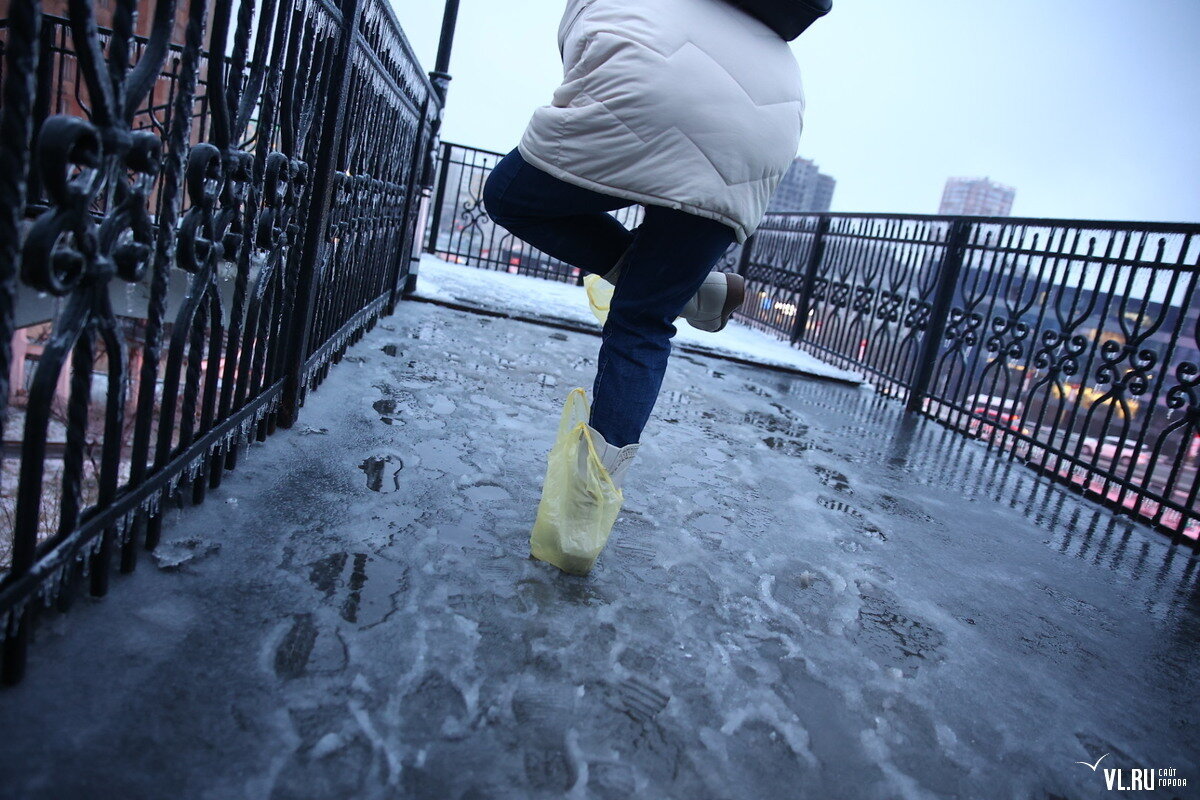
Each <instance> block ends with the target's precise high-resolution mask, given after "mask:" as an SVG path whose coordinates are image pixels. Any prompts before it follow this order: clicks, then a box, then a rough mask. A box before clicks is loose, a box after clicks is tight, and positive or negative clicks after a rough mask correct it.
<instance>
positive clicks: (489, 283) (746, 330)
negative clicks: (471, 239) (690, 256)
mask: <svg viewBox="0 0 1200 800" xmlns="http://www.w3.org/2000/svg"><path fill="white" fill-rule="evenodd" d="M416 294H417V296H418V297H424V298H427V299H430V300H443V301H447V302H457V303H465V304H468V305H478V306H484V307H486V308H490V309H495V310H500V311H509V312H514V313H522V314H533V315H537V316H542V317H552V318H557V319H560V320H565V321H569V322H572V323H575V324H578V325H583V326H587V327H591V328H597V329H598V328H599V324H598V323H597V322H596V318H595V317H594V316H592V312H591V311H590V310H589V309H588V302H587V294H586V292H585V291H584V289H583V287H582V286H574V285H572V284H568V283H561V282H559V281H549V280H543V279H541V278H533V277H530V276H528V275H510V274H508V273H507V272H499V271H496V270H490V269H480V268H478V267H470V266H465V265H462V264H452V263H450V262H448V261H445V260H443V259H441V258H438V257H436V256H433V255H430V254H428V253H426V254H425V255H424V256H423V257H422V258H421V268H420V273H419V274H418V276H417V292H416ZM677 327H678V329H679V332H678V333H677V334H676V336H675V339H674V341H675V342H676V343H677V344H681V345H691V346H695V347H702V348H704V349H706V350H708V351H710V352H713V353H717V354H723V355H729V356H733V357H736V358H744V359H749V360H751V361H755V362H758V363H762V364H774V365H779V366H784V367H789V368H791V369H796V370H800V371H802V372H805V373H807V374H809V375H818V376H822V377H828V378H837V379H840V380H844V381H854V382H858V383H862V382H863V377H862V375H861V374H859V373H857V372H850V371H848V370H844V369H839V368H837V367H834V366H831V365H829V364H826V363H824V362H822V361H819V360H817V359H816V358H814V357H813V356H811V355H809V354H808V353H805V352H803V351H801V350H797V349H796V348H794V347H792V346H790V345H789V344H788V343H787V342H785V341H783V340H781V339H777V338H775V337H774V336H771V335H769V334H766V333H763V332H762V331H758V330H755V329H753V328H751V327H749V326H747V325H743V324H741V323H740V322H736V321H735V322H731V323H730V324H729V325H728V326H727V327H726V328H725V330H723V331H721V332H720V333H717V334H713V333H708V332H705V331H698V330H696V329H695V328H693V327H691V326H690V325H688V324H687V323H686V322H682V321H681V322H680V323H679V324H678V326H677Z"/></svg>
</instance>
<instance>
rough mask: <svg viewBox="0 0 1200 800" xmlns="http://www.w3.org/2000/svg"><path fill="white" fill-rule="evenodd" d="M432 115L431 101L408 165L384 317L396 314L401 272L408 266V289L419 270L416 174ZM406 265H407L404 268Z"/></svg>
mask: <svg viewBox="0 0 1200 800" xmlns="http://www.w3.org/2000/svg"><path fill="white" fill-rule="evenodd" d="M428 115H429V101H426V102H425V104H424V105H423V106H421V116H420V118H419V119H418V120H417V135H416V139H415V141H414V142H413V152H412V156H411V157H410V159H409V162H408V192H407V193H406V195H405V198H404V228H403V230H402V232H401V234H400V245H401V248H400V256H399V257H398V258H397V259H396V264H395V268H394V269H392V270H391V271H390V273H389V276H390V277H389V279H388V304H387V309H386V311H385V312H384V313H385V316H388V315H391V314H392V312H394V311H395V310H396V301H397V300H398V299H399V295H400V292H399V291H398V289H397V287H396V284H397V283H398V282H399V280H400V269H401V267H402V266H408V269H409V271H408V273H407V274H406V276H405V279H404V280H405V288H407V287H408V275H411V274H412V271H413V270H414V269H415V268H416V267H415V265H414V264H413V263H412V254H413V248H414V246H415V244H416V242H414V241H413V240H414V239H415V240H418V241H419V240H420V239H421V238H422V236H423V235H424V231H420V230H417V224H418V222H419V221H420V217H421V213H420V212H421V204H420V202H419V201H417V196H418V195H417V191H416V186H417V182H418V177H417V170H419V169H421V167H422V164H423V161H424V156H425V153H424V152H422V151H424V150H427V149H428V146H429V143H428V142H426V141H425V120H426V119H427V118H428ZM413 214H416V215H417V219H413V216H412V215H413ZM410 231H411V232H412V239H409V238H408V237H409V232H410ZM405 262H407V264H405Z"/></svg>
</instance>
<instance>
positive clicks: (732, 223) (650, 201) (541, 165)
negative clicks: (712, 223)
mask: <svg viewBox="0 0 1200 800" xmlns="http://www.w3.org/2000/svg"><path fill="white" fill-rule="evenodd" d="M517 150H518V152H520V154H521V158H523V159H525V160H526V161H527V162H529V164H530V165H532V166H534V167H537V168H538V169H540V170H541V171H542V172H545V173H548V174H549V175H551V176H553V177H555V178H558V179H559V180H560V181H565V182H567V183H569V184H572V185H574V186H579V187H581V188H584V189H590V190H592V191H593V192H599V193H600V194H607V195H610V196H612V197H620V198H623V199H625V200H632V201H634V202H635V203H642V204H643V205H651V206H661V207H663V208H673V209H675V210H677V211H685V212H687V213H688V214H695V215H696V216H698V217H705V218H706V219H711V220H716V221H717V222H720V223H723V224H725V225H728V226H729V227H730V228H733V232H734V236H735V238H736V239H737V242H738V244H742V243H744V242H745V241H746V239H748V238H749V237H750V235H751V234H752V233H754V228H756V227H757V226H748V225H744V224H742V223H741V222H739V221H737V220H736V219H734V218H733V217H730V216H729V215H727V214H722V213H721V212H719V211H713V210H711V209H708V208H701V207H700V206H695V205H692V204H690V203H681V202H679V201H678V200H668V199H667V198H665V197H658V196H657V195H652V194H646V193H645V192H637V191H633V190H631V189H618V188H617V187H615V186H609V185H607V184H604V183H600V182H599V181H594V180H592V179H590V178H584V177H581V176H579V175H575V174H574V173H571V172H567V171H566V170H564V169H562V168H560V167H556V166H555V165H553V164H551V163H550V162H548V161H546V160H545V159H543V158H541V157H540V156H537V155H535V154H534V153H533V152H531V151H530V150H529V148H528V147H527V146H526V144H525V139H524V137H522V139H521V141H520V142H519V143H518V144H517Z"/></svg>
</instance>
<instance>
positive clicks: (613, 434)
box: [483, 0, 829, 573]
mask: <svg viewBox="0 0 1200 800" xmlns="http://www.w3.org/2000/svg"><path fill="white" fill-rule="evenodd" d="M828 10H829V1H828V0H568V2H567V7H566V11H565V13H564V15H563V18H562V22H561V24H560V25H559V30H558V44H559V50H560V52H561V54H562V61H563V81H562V84H561V85H560V86H559V87H558V89H557V90H556V91H555V92H554V96H553V98H552V100H551V103H550V105H547V106H543V107H541V108H538V109H537V110H536V111H535V112H534V114H533V118H532V119H531V120H530V122H529V125H528V127H527V129H526V130H525V133H524V135H523V136H522V138H521V141H520V144H519V145H518V147H517V148H516V149H515V150H513V151H512V152H511V153H509V154H508V155H507V156H505V157H504V158H503V159H502V160H501V161H500V163H499V164H498V165H497V166H496V168H495V169H494V170H493V171H492V173H491V175H490V176H489V178H488V180H487V183H486V184H485V186H484V191H483V203H484V208H485V210H486V211H487V213H488V215H489V216H490V217H491V219H492V220H493V221H494V222H495V223H496V224H498V225H500V226H501V227H503V228H505V229H507V230H508V231H510V232H511V233H512V234H513V235H514V236H516V237H518V238H519V239H522V240H524V241H526V242H528V243H529V244H531V245H533V246H534V247H536V248H538V249H540V250H542V251H544V252H545V253H547V254H549V255H551V256H554V257H555V258H558V259H560V260H562V261H564V262H566V263H568V264H570V265H572V266H574V267H578V268H579V269H581V270H583V271H584V272H587V273H592V274H595V275H599V276H602V277H603V278H604V279H605V280H606V281H608V282H609V283H612V284H613V285H614V286H615V289H614V290H613V296H612V300H611V304H610V308H609V313H608V318H607V320H606V322H605V324H604V329H603V333H602V340H601V345H600V353H599V357H598V359H597V366H596V377H595V382H594V384H593V387H592V405H591V408H590V412H586V415H587V417H588V418H587V419H583V420H578V424H576V425H573V426H571V427H570V428H569V430H566V431H564V434H563V435H566V436H568V437H569V438H570V439H571V442H569V443H568V444H569V445H570V448H571V451H572V452H573V453H577V454H578V455H577V457H576V459H575V462H576V465H575V466H574V467H573V468H571V469H570V470H568V472H569V473H570V474H565V475H558V476H554V475H552V474H551V473H553V472H554V469H553V464H554V453H552V455H551V459H552V461H551V471H550V472H548V474H547V480H546V485H545V486H544V487H543V495H542V504H541V506H540V507H539V521H538V523H537V524H536V525H535V529H534V535H533V537H532V544H533V548H532V549H533V555H534V556H535V557H538V558H541V559H543V560H546V561H549V562H551V563H554V564H555V565H556V566H559V567H560V568H562V569H565V570H567V571H569V572H582V573H586V572H587V571H588V570H589V569H590V568H591V566H592V563H593V562H594V560H595V556H596V555H598V553H599V549H600V548H602V547H603V544H604V541H603V540H605V539H607V536H608V532H609V530H610V529H611V526H612V520H615V515H616V509H619V506H620V502H621V499H622V498H623V495H622V494H621V492H620V487H621V486H622V484H623V481H624V477H625V474H626V471H627V469H628V466H629V463H630V460H631V458H632V457H633V455H634V453H635V452H636V451H637V448H638V446H639V442H640V440H641V435H642V431H643V429H644V428H645V426H646V423H647V421H648V420H649V418H650V414H651V411H652V410H653V408H654V404H655V401H656V399H657V397H658V392H659V388H660V386H661V384H662V379H663V374H664V372H665V370H666V365H667V360H668V357H669V355H670V351H671V342H670V340H671V338H672V337H673V336H674V335H675V326H674V321H675V320H676V319H677V318H678V317H680V316H682V317H683V318H684V319H686V320H688V321H689V323H690V324H692V325H693V326H695V327H697V328H700V329H702V330H708V331H714V332H715V331H719V330H721V329H722V328H724V327H725V325H726V323H727V321H728V319H729V317H730V315H731V314H732V313H733V312H734V311H735V310H736V309H737V307H738V306H739V305H740V304H741V303H742V301H743V299H744V297H745V285H744V282H743V280H742V278H741V277H740V276H738V275H734V274H728V273H723V272H714V271H713V266H714V265H715V264H716V263H717V261H718V259H720V257H721V256H722V255H723V254H724V253H725V251H726V250H727V249H728V248H729V247H730V245H732V244H733V243H734V242H744V241H745V240H746V238H747V237H749V236H750V234H751V233H753V231H754V229H755V228H756V227H757V225H758V224H759V222H760V221H761V219H762V216H763V214H764V212H765V210H766V206H767V202H768V200H769V199H770V197H771V194H772V192H773V191H774V190H775V187H776V185H777V184H778V183H779V181H780V179H781V178H782V177H783V175H784V173H785V172H786V171H787V169H788V167H789V165H790V164H791V162H792V160H793V158H794V157H795V155H796V150H797V147H798V145H799V140H800V132H801V128H802V126H803V114H804V93H803V88H802V86H801V81H800V70H799V67H798V66H797V64H796V60H795V58H794V56H793V55H792V52H791V49H790V47H789V46H788V43H787V41H788V40H790V39H794V38H795V37H796V36H798V35H799V33H800V32H801V31H803V30H804V29H805V28H806V27H807V26H808V25H809V24H810V23H811V22H812V21H813V20H815V19H816V18H817V17H819V16H821V15H823V14H824V13H826V12H827V11H828ZM634 204H641V205H642V206H643V207H644V209H645V214H644V218H643V221H642V223H641V225H639V226H638V227H637V228H636V229H634V230H628V229H626V228H625V227H624V226H623V225H622V224H621V223H619V222H618V221H617V220H616V219H615V218H614V217H612V216H611V215H610V214H609V213H608V212H610V211H614V210H616V209H619V208H624V207H627V206H630V205H634ZM571 402H572V401H570V400H569V401H568V412H569V413H566V414H564V422H565V421H566V417H567V416H569V414H570V413H574V414H575V415H576V416H579V415H580V414H581V413H584V412H580V411H578V410H576V411H574V412H570V406H571ZM584 408H585V409H586V404H584ZM563 435H560V444H562V439H563ZM556 448H560V445H556ZM552 479H553V480H552ZM552 485H553V486H552ZM597 487H607V488H605V489H604V490H601V489H598V488H597ZM552 488H553V493H554V495H555V496H554V497H553V498H552V497H550V495H551V489H552ZM614 492H615V494H614ZM614 497H615V501H616V502H615V508H613V505H614V504H613V503H612V502H611V501H612V499H613V498H614ZM552 501H553V502H554V503H557V504H558V506H559V511H558V513H557V514H551V513H549V511H548V508H547V506H548V504H550V503H551V502H552ZM597 509H603V512H604V513H602V514H601V516H604V517H609V516H611V518H612V519H609V520H607V523H606V522H605V520H596V519H591V518H592V517H594V516H595V515H596V513H597ZM589 520H590V521H589ZM539 526H541V528H542V531H541V533H540V534H539ZM589 527H590V528H595V529H597V531H595V532H594V533H595V534H596V535H593V536H591V537H590V539H591V540H593V541H591V542H590V543H587V542H583V539H586V538H588V537H586V536H585V537H582V538H581V537H580V536H579V535H577V534H579V532H578V531H575V530H573V529H574V528H589ZM599 529H603V530H599ZM596 538H599V539H600V541H599V547H597V546H595V545H596V543H595V541H594V540H595V539H596ZM548 541H553V542H554V544H553V546H547V544H546V542H548Z"/></svg>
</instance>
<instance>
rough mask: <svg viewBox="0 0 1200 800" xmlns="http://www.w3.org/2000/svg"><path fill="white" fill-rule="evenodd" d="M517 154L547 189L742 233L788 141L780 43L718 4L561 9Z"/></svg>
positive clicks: (790, 69) (613, 2)
mask: <svg viewBox="0 0 1200 800" xmlns="http://www.w3.org/2000/svg"><path fill="white" fill-rule="evenodd" d="M558 41H559V47H560V49H561V51H562V57H563V72H564V78H563V83H562V85H561V86H559V87H558V89H557V90H556V91H555V92H554V98H553V100H552V102H551V104H550V105H548V106H543V107H542V108H539V109H538V110H537V111H535V112H534V115H533V119H532V120H530V122H529V127H528V128H527V129H526V131H525V135H524V136H523V137H522V139H521V143H520V148H519V149H520V152H521V155H522V157H523V158H524V159H525V160H526V161H528V162H529V163H530V164H533V165H534V166H536V167H538V168H539V169H542V170H544V171H545V172H548V173H550V174H551V175H553V176H555V177H557V178H559V179H560V180H563V181H566V182H568V183H572V184H575V185H577V186H583V187H585V188H588V189H593V190H595V191H598V192H602V193H604V194H610V195H616V196H618V197H624V198H628V199H630V200H634V201H637V202H639V203H646V204H650V205H658V206H667V207H669V208H677V209H681V210H683V211H687V212H689V213H692V214H697V215H699V216H702V217H709V218H711V219H715V220H719V221H721V222H723V223H725V224H727V225H730V226H731V227H733V228H734V229H735V230H736V232H737V238H738V241H744V240H745V238H746V237H747V236H749V235H750V234H751V233H753V232H754V229H755V228H756V227H757V226H758V223H759V222H760V221H761V219H762V215H763V213H764V211H765V210H766V207H767V201H768V200H769V199H770V197H771V193H772V192H773V191H774V190H775V186H776V184H778V183H779V180H780V178H782V177H783V174H784V172H786V171H787V168H788V166H789V165H790V164H791V162H792V159H793V158H794V157H795V156H796V148H797V147H798V145H799V141H800V129H801V127H802V125H803V115H804V92H803V89H802V87H801V84H800V70H799V67H798V66H797V65H796V60H795V57H794V56H793V55H792V52H791V50H790V49H789V48H788V45H787V42H785V41H784V40H783V39H781V38H780V37H779V36H778V35H776V34H775V33H773V32H772V31H771V29H770V28H768V27H767V26H766V25H764V24H763V23H761V22H759V21H758V20H756V19H754V18H753V17H751V16H750V15H749V14H746V13H745V12H744V11H741V10H739V9H738V8H735V7H734V6H732V5H730V4H728V3H726V2H724V0H568V2H567V11H566V14H564V16H563V20H562V24H561V25H560V26H559V31H558Z"/></svg>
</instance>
